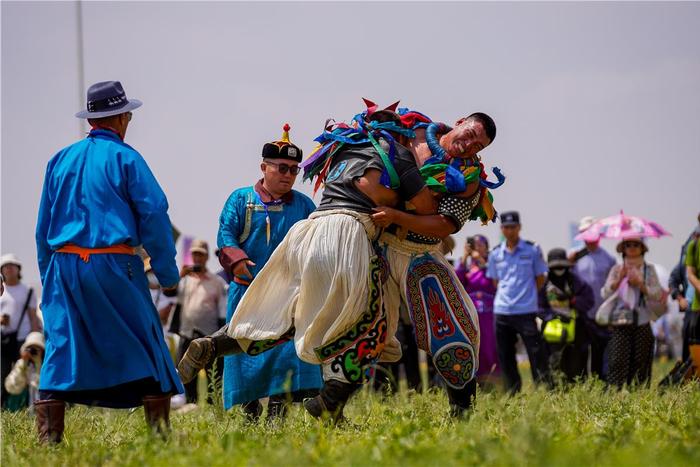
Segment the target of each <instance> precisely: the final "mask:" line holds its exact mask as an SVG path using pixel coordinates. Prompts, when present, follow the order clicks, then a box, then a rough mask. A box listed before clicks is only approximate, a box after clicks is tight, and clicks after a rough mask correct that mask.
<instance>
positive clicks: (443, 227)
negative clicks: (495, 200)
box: [372, 194, 479, 239]
mask: <svg viewBox="0 0 700 467" xmlns="http://www.w3.org/2000/svg"><path fill="white" fill-rule="evenodd" d="M431 196H432V195H431ZM478 200H479V199H478V194H476V195H472V197H471V198H462V197H461V196H448V197H443V198H442V199H441V200H440V202H439V204H438V208H437V213H432V212H431V213H427V214H429V215H412V214H409V213H406V212H403V211H398V210H395V209H391V208H386V207H381V208H377V209H375V211H377V212H376V213H375V214H374V215H373V216H372V217H373V220H374V221H375V223H377V225H379V226H381V227H386V226H387V225H390V224H392V223H393V224H397V225H399V226H401V227H404V228H406V229H408V230H410V231H411V232H414V233H417V234H420V235H425V236H429V237H439V238H441V239H442V238H445V237H447V236H448V235H450V234H453V233H455V232H458V231H459V230H460V229H461V228H462V226H463V225H464V224H465V223H466V222H467V220H469V216H470V215H471V212H472V210H473V209H474V207H475V205H476V202H478ZM419 214H420V212H419Z"/></svg>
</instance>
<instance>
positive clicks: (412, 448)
mask: <svg viewBox="0 0 700 467" xmlns="http://www.w3.org/2000/svg"><path fill="white" fill-rule="evenodd" d="M657 373H658V372H657ZM655 379H658V375H657V377H656V378H655ZM346 414H347V415H348V417H349V418H350V419H351V420H352V422H353V423H354V424H355V425H356V426H353V427H349V426H348V427H344V428H331V427H328V426H325V425H323V424H320V423H319V422H317V421H316V420H314V419H312V418H310V417H309V416H307V415H306V414H305V413H304V412H303V410H302V409H301V407H295V408H294V409H293V410H292V412H291V414H290V416H289V417H288V419H287V420H286V421H285V422H284V423H282V424H278V425H273V426H269V425H267V424H265V423H264V422H261V423H259V424H257V425H250V424H247V423H246V422H245V419H244V417H243V416H242V415H241V414H240V413H238V412H237V411H236V410H234V411H231V412H228V413H226V412H224V411H223V410H221V409H217V408H214V407H211V406H206V405H204V406H201V407H199V408H198V409H197V410H194V411H191V412H188V413H175V414H173V415H172V425H173V432H172V434H171V436H170V438H169V439H168V440H167V441H163V440H160V439H159V438H157V437H155V436H153V435H150V434H149V433H148V431H147V430H146V427H145V423H144V422H143V411H142V410H141V409H138V410H136V411H134V412H131V413H129V412H127V411H108V410H99V409H87V408H84V407H75V408H73V409H71V410H69V411H68V413H67V415H66V433H65V440H64V442H63V443H62V444H61V445H60V446H58V447H49V448H46V447H40V446H38V444H37V442H36V437H35V431H34V425H33V419H32V418H31V417H29V416H28V415H27V414H26V413H25V412H20V413H3V415H2V465H3V466H10V465H35V466H42V467H53V466H58V465H64V466H79V465H90V466H92V465H114V466H117V465H118V466H121V465H126V466H146V465H163V466H165V465H168V466H170V465H174V466H178V465H181V466H188V467H189V466H199V465H206V466H210V465H211V466H218V465H221V466H258V465H260V466H271V465H272V466H277V465H294V466H309V465H357V466H360V465H362V466H364V465H372V464H378V465H422V466H423V465H440V466H443V465H474V464H484V465H538V466H539V465H561V466H578V465H586V466H589V465H610V466H621V465H625V466H626V465H630V466H637V465H644V466H652V465H659V466H661V465H663V466H674V465H683V466H691V465H694V466H697V465H700V386H699V385H691V386H686V387H680V388H672V389H670V390H667V391H665V392H659V391H657V390H656V389H641V390H637V391H634V392H626V391H622V392H617V391H605V389H604V387H603V386H602V384H600V383H599V382H588V383H585V384H582V385H579V386H576V387H573V388H571V389H569V390H566V391H563V390H560V391H554V392H547V391H545V390H539V389H538V390H536V389H534V388H532V387H529V386H528V387H527V388H526V390H525V391H524V393H523V394H520V395H518V396H516V397H513V398H508V397H505V396H504V395H502V394H500V393H480V394H479V399H478V403H477V406H476V409H475V411H474V413H473V414H472V416H471V417H470V418H469V419H466V420H461V421H453V420H450V419H448V417H447V399H446V397H445V396H444V394H443V393H442V392H441V391H440V390H431V391H429V392H427V393H425V394H416V393H412V392H401V393H399V394H396V395H394V396H391V397H386V398H384V397H382V396H381V395H379V394H377V393H369V392H363V393H360V394H359V395H358V396H356V397H354V398H353V399H352V401H351V403H350V405H349V406H348V409H347V411H346Z"/></svg>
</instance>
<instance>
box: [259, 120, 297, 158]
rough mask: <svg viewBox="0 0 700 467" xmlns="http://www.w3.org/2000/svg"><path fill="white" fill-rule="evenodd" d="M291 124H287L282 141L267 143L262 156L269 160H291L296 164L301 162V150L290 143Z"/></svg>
mask: <svg viewBox="0 0 700 467" xmlns="http://www.w3.org/2000/svg"><path fill="white" fill-rule="evenodd" d="M289 129H290V126H289V123H285V124H284V127H283V128H282V130H284V133H282V139H281V140H279V141H273V142H271V143H265V145H264V146H263V149H262V156H263V157H264V158H267V159H289V160H293V161H296V162H301V157H302V151H301V149H300V148H299V147H298V146H297V145H295V144H292V142H291V141H289Z"/></svg>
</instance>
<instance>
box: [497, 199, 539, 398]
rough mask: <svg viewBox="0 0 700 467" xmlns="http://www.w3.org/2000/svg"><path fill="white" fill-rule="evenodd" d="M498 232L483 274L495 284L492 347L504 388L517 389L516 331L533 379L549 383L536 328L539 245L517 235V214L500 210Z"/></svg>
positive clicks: (518, 230) (520, 381) (518, 232)
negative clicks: (502, 377)
mask: <svg viewBox="0 0 700 467" xmlns="http://www.w3.org/2000/svg"><path fill="white" fill-rule="evenodd" d="M500 218H501V232H502V233H503V237H504V238H505V241H504V242H501V243H500V244H499V245H498V246H496V247H495V248H494V249H493V250H492V251H491V253H490V254H489V261H488V268H487V272H486V275H487V277H489V278H490V279H491V280H493V283H494V285H495V286H496V288H497V290H496V298H495V301H494V310H493V311H494V314H495V318H496V319H495V321H496V347H497V350H498V360H499V363H500V365H501V369H502V371H503V375H504V381H505V386H506V390H507V391H509V392H510V393H511V394H515V393H516V392H518V391H520V388H521V386H522V380H521V379H520V373H519V372H518V366H517V362H516V359H515V344H516V342H517V336H518V335H520V337H521V339H522V340H523V343H524V344H525V348H526V349H527V355H528V358H529V359H530V367H531V369H532V377H533V379H534V381H535V382H536V383H540V382H547V383H550V376H549V374H550V372H549V369H548V354H547V348H546V346H545V344H544V341H543V339H542V335H541V334H540V331H539V330H538V328H537V323H536V322H535V317H536V316H537V313H536V312H537V309H538V306H537V291H538V290H539V289H540V288H542V286H543V285H544V283H545V279H546V275H547V263H545V261H544V258H543V257H542V251H541V250H540V247H539V245H537V244H535V243H533V242H530V241H527V240H522V239H521V238H520V214H518V212H516V211H509V212H504V213H502V214H501V216H500Z"/></svg>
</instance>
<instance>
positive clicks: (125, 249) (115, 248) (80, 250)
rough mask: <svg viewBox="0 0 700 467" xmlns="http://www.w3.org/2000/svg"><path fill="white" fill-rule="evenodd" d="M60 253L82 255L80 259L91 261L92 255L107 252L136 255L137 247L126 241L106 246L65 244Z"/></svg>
mask: <svg viewBox="0 0 700 467" xmlns="http://www.w3.org/2000/svg"><path fill="white" fill-rule="evenodd" d="M56 251H57V252H58V253H71V254H74V255H80V259H82V260H83V261H84V262H86V263H87V262H88V261H90V255H105V254H110V253H111V254H120V255H135V254H136V248H134V247H133V246H129V245H127V244H125V243H122V244H120V245H112V246H106V247H104V248H84V247H82V246H78V245H64V246H62V247H61V248H59V249H58V250H56Z"/></svg>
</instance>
